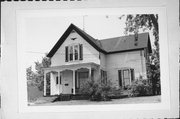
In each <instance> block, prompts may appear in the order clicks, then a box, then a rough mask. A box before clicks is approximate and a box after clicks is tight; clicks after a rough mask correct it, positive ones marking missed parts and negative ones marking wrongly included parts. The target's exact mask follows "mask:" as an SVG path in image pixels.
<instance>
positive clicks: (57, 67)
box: [43, 62, 100, 71]
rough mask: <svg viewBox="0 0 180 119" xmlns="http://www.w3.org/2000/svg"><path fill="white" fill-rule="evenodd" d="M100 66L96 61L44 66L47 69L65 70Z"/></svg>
mask: <svg viewBox="0 0 180 119" xmlns="http://www.w3.org/2000/svg"><path fill="white" fill-rule="evenodd" d="M98 66H100V65H99V64H96V63H94V62H88V63H79V64H70V65H61V66H52V67H48V68H43V69H44V70H45V71H63V70H77V69H81V68H97V67H98Z"/></svg>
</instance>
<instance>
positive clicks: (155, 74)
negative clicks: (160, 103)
mask: <svg viewBox="0 0 180 119" xmlns="http://www.w3.org/2000/svg"><path fill="white" fill-rule="evenodd" d="M139 30H143V31H146V30H151V31H152V33H153V35H154V37H155V41H154V46H155V47H154V48H153V51H152V54H151V56H150V63H148V64H147V65H148V78H149V79H151V83H152V86H153V94H154V95H155V94H160V93H161V92H160V89H161V87H160V63H159V61H160V60H159V26H158V14H136V15H132V14H130V15H127V17H126V28H125V34H128V33H135V34H136V33H138V32H139ZM151 68H153V69H151Z"/></svg>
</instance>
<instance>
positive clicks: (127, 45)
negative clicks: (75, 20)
mask: <svg viewBox="0 0 180 119" xmlns="http://www.w3.org/2000/svg"><path fill="white" fill-rule="evenodd" d="M72 30H75V31H76V32H77V33H78V34H79V35H81V36H82V37H83V38H84V39H85V40H86V41H87V42H88V43H89V44H91V45H92V46H93V47H94V48H95V49H97V50H98V51H99V52H102V53H105V54H110V53H116V52H124V51H130V50H131V51H132V50H137V49H143V48H148V49H149V50H148V51H149V52H151V44H150V38H149V33H141V34H138V39H137V40H135V36H134V35H129V36H122V37H115V38H108V39H103V40H97V39H94V38H93V37H92V36H90V35H89V34H87V33H86V32H84V31H83V30H81V29H80V28H78V27H77V26H75V25H74V24H71V25H70V26H69V27H68V29H67V30H66V31H65V32H64V34H63V35H62V36H61V38H60V39H59V40H58V42H57V43H56V44H55V45H54V47H53V48H52V49H51V51H50V52H49V53H48V55H47V57H52V56H53V55H54V54H55V53H56V51H57V50H58V49H59V47H60V46H61V45H62V43H63V42H64V41H65V39H66V38H67V37H68V35H69V34H70V33H71V31H72Z"/></svg>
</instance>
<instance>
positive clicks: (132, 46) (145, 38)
mask: <svg viewBox="0 0 180 119" xmlns="http://www.w3.org/2000/svg"><path fill="white" fill-rule="evenodd" d="M137 38H138V39H137V40H135V35H129V36H121V37H115V38H109V39H104V40H100V42H101V45H102V47H103V49H104V50H105V51H106V52H107V53H116V52H124V51H129V50H136V49H143V48H146V47H148V48H149V51H150V52H151V45H150V38H149V33H141V34H138V36H137ZM148 45H149V46H148Z"/></svg>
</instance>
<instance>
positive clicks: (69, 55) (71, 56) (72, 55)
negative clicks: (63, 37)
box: [65, 43, 83, 62]
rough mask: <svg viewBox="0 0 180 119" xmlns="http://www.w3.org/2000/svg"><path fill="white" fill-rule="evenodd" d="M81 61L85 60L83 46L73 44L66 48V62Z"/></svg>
mask: <svg viewBox="0 0 180 119" xmlns="http://www.w3.org/2000/svg"><path fill="white" fill-rule="evenodd" d="M80 47H81V50H80ZM66 48H67V49H66ZM66 50H67V51H66ZM71 50H72V51H71ZM76 51H77V52H76ZM76 56H77V57H76ZM80 60H83V44H79V43H73V44H71V45H67V46H65V62H74V61H80Z"/></svg>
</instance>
